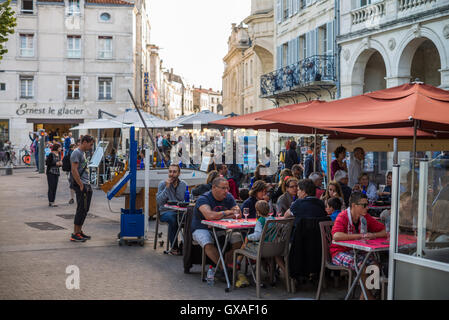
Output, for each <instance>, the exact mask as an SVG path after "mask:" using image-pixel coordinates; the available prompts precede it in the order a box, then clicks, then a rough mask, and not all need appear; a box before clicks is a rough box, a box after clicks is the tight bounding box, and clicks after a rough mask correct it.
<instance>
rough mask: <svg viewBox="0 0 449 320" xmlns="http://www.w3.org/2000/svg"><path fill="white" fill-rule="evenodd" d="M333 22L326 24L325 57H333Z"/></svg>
mask: <svg viewBox="0 0 449 320" xmlns="http://www.w3.org/2000/svg"><path fill="white" fill-rule="evenodd" d="M334 26H335V23H334V21H331V22H328V23H327V48H326V55H328V56H333V55H334V33H335V31H334Z"/></svg>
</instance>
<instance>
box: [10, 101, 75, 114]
mask: <svg viewBox="0 0 449 320" xmlns="http://www.w3.org/2000/svg"><path fill="white" fill-rule="evenodd" d="M83 113H84V109H81V108H77V107H66V106H64V107H60V108H54V107H32V106H28V105H27V104H26V103H22V104H21V105H20V107H19V108H17V110H16V114H17V115H18V116H23V115H49V116H64V115H72V116H73V115H83Z"/></svg>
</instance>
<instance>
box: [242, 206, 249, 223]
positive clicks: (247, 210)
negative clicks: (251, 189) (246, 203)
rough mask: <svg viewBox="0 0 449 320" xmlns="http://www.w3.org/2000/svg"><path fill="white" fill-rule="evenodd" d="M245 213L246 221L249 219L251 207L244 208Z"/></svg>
mask: <svg viewBox="0 0 449 320" xmlns="http://www.w3.org/2000/svg"><path fill="white" fill-rule="evenodd" d="M243 215H244V216H245V221H248V216H249V208H244V209H243Z"/></svg>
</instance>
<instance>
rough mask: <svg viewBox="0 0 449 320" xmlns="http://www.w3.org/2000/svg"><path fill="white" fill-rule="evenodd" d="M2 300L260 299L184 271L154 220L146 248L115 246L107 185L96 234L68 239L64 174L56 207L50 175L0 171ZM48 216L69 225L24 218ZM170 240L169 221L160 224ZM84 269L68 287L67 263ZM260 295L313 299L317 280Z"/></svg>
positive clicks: (99, 196) (98, 203)
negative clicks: (157, 241) (44, 225)
mask: <svg viewBox="0 0 449 320" xmlns="http://www.w3.org/2000/svg"><path fill="white" fill-rule="evenodd" d="M0 184H1V186H2V187H1V190H0V299H69V300H70V299H92V300H96V299H138V300H140V299H194V300H196V299H201V300H210V299H213V300H215V299H217V300H230V299H237V300H248V299H256V290H255V288H254V286H250V287H247V288H241V289H236V290H234V291H231V292H228V293H226V292H225V291H224V288H225V286H226V284H225V283H222V282H218V283H217V284H216V285H215V286H213V287H209V286H207V284H206V283H205V282H202V281H201V280H200V269H201V268H200V266H199V265H194V266H193V267H192V269H191V274H185V273H184V268H183V261H182V257H179V256H169V255H165V254H164V253H163V250H164V249H163V248H160V247H158V248H157V249H156V250H153V240H152V239H153V238H154V221H152V222H151V223H150V226H149V230H150V231H149V234H148V239H149V240H147V241H146V243H145V246H144V247H140V246H138V245H133V246H122V247H120V246H118V245H117V233H118V232H119V231H120V214H119V213H118V212H119V211H120V208H121V207H122V206H123V205H124V198H115V199H113V200H112V201H111V203H110V207H111V208H112V210H113V211H114V212H116V213H113V212H111V211H110V209H109V206H108V201H107V198H106V196H105V194H104V193H103V191H102V190H95V189H94V195H93V199H92V205H91V210H90V214H92V215H94V217H88V218H87V219H86V222H85V226H84V228H83V229H84V231H85V233H86V234H89V235H91V236H92V240H90V241H87V242H85V243H72V242H70V241H69V237H70V233H71V232H72V230H73V218H70V219H65V218H64V216H62V217H61V215H73V214H74V213H75V207H76V204H72V205H69V204H68V200H69V198H70V192H69V189H68V182H67V179H66V176H65V174H62V175H61V177H60V180H59V185H58V191H57V195H56V204H58V205H59V206H58V207H57V208H50V207H48V200H47V181H46V176H45V175H44V174H38V173H37V172H35V171H34V170H32V169H21V170H15V171H14V174H13V175H11V176H0ZM32 222H48V223H52V224H54V225H56V226H59V227H62V228H64V229H60V230H39V229H36V228H33V227H31V226H30V225H28V224H27V223H32ZM161 229H162V231H163V232H164V235H163V239H165V238H166V232H167V229H166V226H165V225H163V226H162V227H161ZM69 265H76V266H78V268H79V271H80V289H78V290H76V289H74V290H69V289H67V288H66V279H67V277H68V276H69V274H67V273H66V268H67V266H69ZM261 292H262V299H311V298H313V297H314V295H315V292H316V285H312V284H305V285H301V286H300V287H299V288H297V292H296V293H294V294H288V293H287V292H286V290H285V286H284V282H283V279H280V280H279V281H278V283H277V285H276V286H275V287H271V286H268V287H267V288H266V289H262V291H261ZM344 293H345V289H344V284H343V285H342V287H340V288H339V289H335V288H333V287H332V286H328V288H327V289H326V290H324V292H323V295H322V299H341V298H342V297H343V296H344Z"/></svg>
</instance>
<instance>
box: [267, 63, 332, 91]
mask: <svg viewBox="0 0 449 320" xmlns="http://www.w3.org/2000/svg"><path fill="white" fill-rule="evenodd" d="M322 81H325V82H335V81H336V75H335V63H334V57H333V56H330V55H329V56H328V55H316V56H311V57H308V58H306V59H304V60H301V61H298V62H296V63H294V64H291V65H289V66H285V67H283V68H281V69H278V70H276V71H273V72H270V73H268V74H264V75H263V76H261V77H260V89H261V96H262V97H267V96H272V95H275V94H276V93H278V92H284V91H289V90H291V89H292V88H295V87H308V86H310V85H312V84H313V83H316V82H322Z"/></svg>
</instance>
